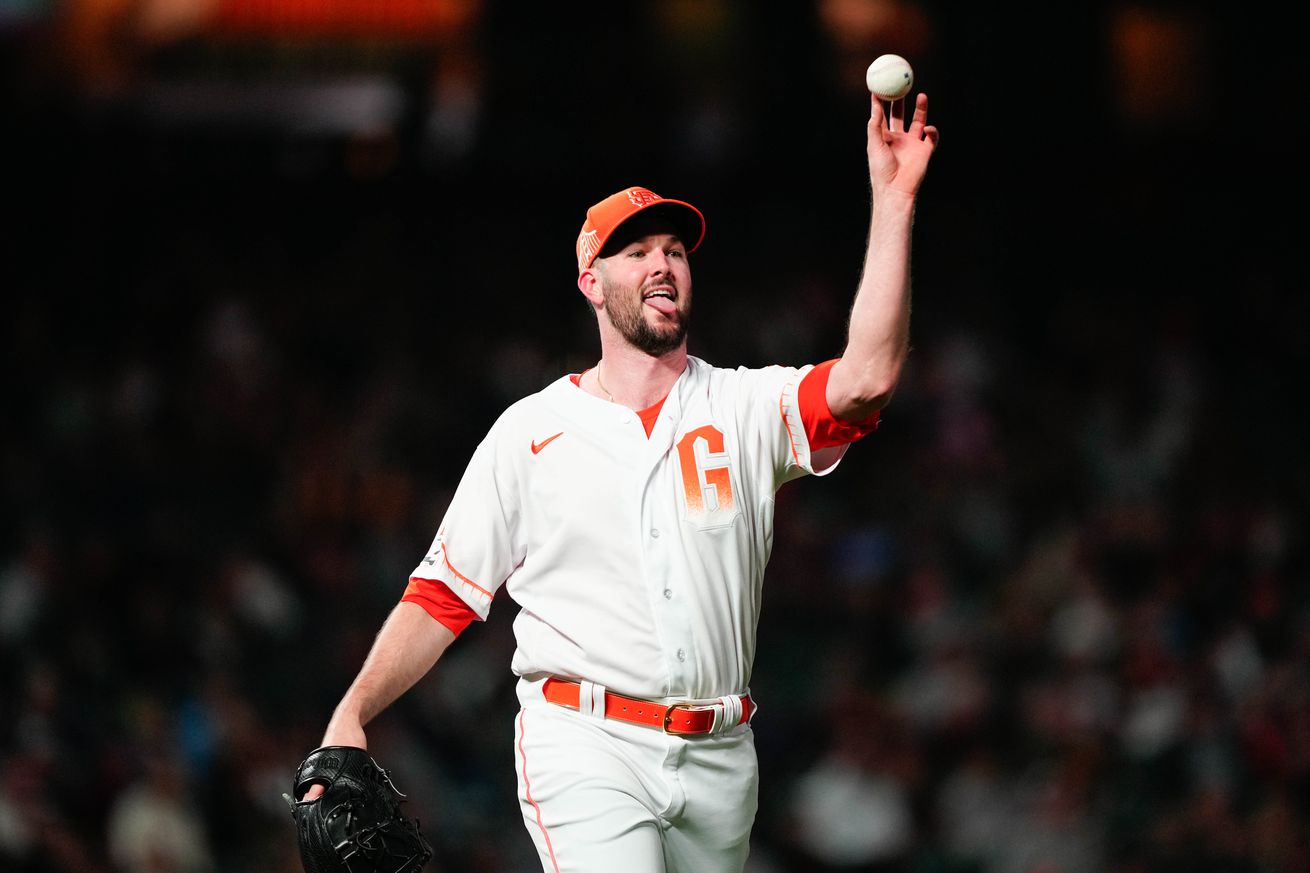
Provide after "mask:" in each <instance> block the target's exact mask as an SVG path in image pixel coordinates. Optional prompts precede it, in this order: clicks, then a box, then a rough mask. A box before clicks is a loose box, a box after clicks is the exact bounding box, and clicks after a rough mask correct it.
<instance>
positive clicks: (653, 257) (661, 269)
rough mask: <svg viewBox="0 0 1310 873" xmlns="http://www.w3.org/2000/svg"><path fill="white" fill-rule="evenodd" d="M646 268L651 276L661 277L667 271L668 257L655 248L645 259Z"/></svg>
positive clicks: (662, 251) (661, 250)
mask: <svg viewBox="0 0 1310 873" xmlns="http://www.w3.org/2000/svg"><path fill="white" fill-rule="evenodd" d="M646 266H647V268H648V269H649V270H650V273H651V275H652V276H662V275H664V274H665V273H667V272H668V271H669V256H668V255H666V254H665V253H664V249H659V248H657V249H655V250H654V251H653V252H651V253H650V256H649V257H647V258H646Z"/></svg>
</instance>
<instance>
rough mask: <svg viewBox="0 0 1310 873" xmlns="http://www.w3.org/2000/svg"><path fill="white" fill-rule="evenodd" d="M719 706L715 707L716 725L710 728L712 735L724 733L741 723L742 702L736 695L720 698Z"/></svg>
mask: <svg viewBox="0 0 1310 873" xmlns="http://www.w3.org/2000/svg"><path fill="white" fill-rule="evenodd" d="M718 704H719V705H718V706H716V707H714V724H713V725H712V726H711V727H710V733H712V734H719V733H723V732H724V731H726V730H729V729H731V728H734V727H736V726H737V723H738V722H739V721H741V710H742V702H741V698H740V697H738V696H737V695H736V694H729V695H727V696H725V697H720V698H719V700H718Z"/></svg>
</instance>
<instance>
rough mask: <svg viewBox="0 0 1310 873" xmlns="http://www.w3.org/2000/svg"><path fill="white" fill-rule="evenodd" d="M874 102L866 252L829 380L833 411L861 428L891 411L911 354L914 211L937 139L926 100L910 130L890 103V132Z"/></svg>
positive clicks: (873, 98)
mask: <svg viewBox="0 0 1310 873" xmlns="http://www.w3.org/2000/svg"><path fill="white" fill-rule="evenodd" d="M870 101H871V103H872V110H871V112H870V114H869V125H868V156H869V182H870V185H871V188H872V201H873V204H872V213H871V215H870V218H869V239H868V247H867V249H866V251H865V255H864V271H863V274H862V275H861V277H860V287H859V291H858V292H857V293H856V295H855V303H854V304H853V305H852V306H851V315H850V322H849V326H848V329H847V342H846V349H845V351H843V352H842V356H841V360H840V361H838V362H837V363H836V364H835V365H834V366H833V368H832V373H831V375H830V376H829V378H828V394H827V399H828V408H829V409H831V410H832V413H833V415H835V416H836V417H838V418H841V419H845V420H847V421H862V420H864V419H866V418H868V417H869V416H870V415H872V414H873V413H874V411H876V410H878V409H881V408H882V407H883V406H885V405H886V404H887V401H888V400H890V399H891V395H892V391H893V390H894V389H895V387H896V382H897V380H899V379H900V375H901V367H902V365H903V364H904V363H905V357H906V355H907V354H908V352H909V349H910V237H911V231H912V229H913V225H914V206H915V200H916V197H917V195H918V192H919V186H920V185H921V184H922V183H923V178H924V175H925V174H926V173H927V170H928V161H929V159H930V158H931V157H932V154H933V150H934V149H935V148H936V146H937V139H938V132H937V128H936V127H933V126H932V125H930V124H928V123H927V122H928V95H926V94H920V95H919V96H918V99H917V101H916V103H915V107H914V116H913V118H912V119H911V121H910V126H909V129H908V130H907V129H906V127H905V119H904V117H903V116H904V110H903V109H899V111H898V107H900V106H902V105H903V104H902V103H901V102H900V101H897V102H896V103H894V104H893V107H894V108H893V113H892V121H891V125H890V129H889V125H888V124H887V122H886V120H885V117H884V114H883V109H882V101H881V100H879V99H878V98H877V97H876V96H872V95H871V97H870Z"/></svg>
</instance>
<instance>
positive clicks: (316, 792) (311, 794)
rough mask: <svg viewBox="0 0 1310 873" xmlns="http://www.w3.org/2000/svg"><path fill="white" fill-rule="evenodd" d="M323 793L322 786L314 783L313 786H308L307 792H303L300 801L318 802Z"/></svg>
mask: <svg viewBox="0 0 1310 873" xmlns="http://www.w3.org/2000/svg"><path fill="white" fill-rule="evenodd" d="M323 791H324V788H323V786H322V785H320V784H318V783H317V782H315V783H314V784H313V785H311V786H309V790H308V791H306V792H305V796H304V797H302V798H300V799H301V800H302V801H304V802H306V803H308V802H309V801H311V800H318V799H319V798H320V797H322V796H323Z"/></svg>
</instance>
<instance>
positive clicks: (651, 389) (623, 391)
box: [591, 343, 687, 410]
mask: <svg viewBox="0 0 1310 873" xmlns="http://www.w3.org/2000/svg"><path fill="white" fill-rule="evenodd" d="M686 369H687V346H686V344H685V343H684V344H683V345H681V346H679V347H678V348H676V349H674V350H673V351H671V352H666V353H665V354H663V355H660V356H659V357H652V356H651V355H648V354H646V353H645V352H642V351H640V350H638V349H634V348H632V347H631V346H626V345H625V346H620V347H610V348H603V349H602V351H601V358H600V361H599V362H598V363H597V364H596V366H595V368H594V369H593V371H592V380H591V381H592V387H593V388H594V390H592V393H593V394H595V395H596V396H598V397H601V398H604V399H605V400H610V399H611V398H610V395H613V400H612V402H614V403H618V404H620V405H622V406H626V407H628V408H629V409H634V410H640V409H646V408H647V407H649V406H652V405H654V404H655V403H658V402H659V401H660V400H661V399H663V398H664V397H665V396H666V395H667V394H668V393H669V390H670V389H672V388H673V383H674V382H677V381H678V377H679V376H681V375H682V373H683V371H684V370H686Z"/></svg>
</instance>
